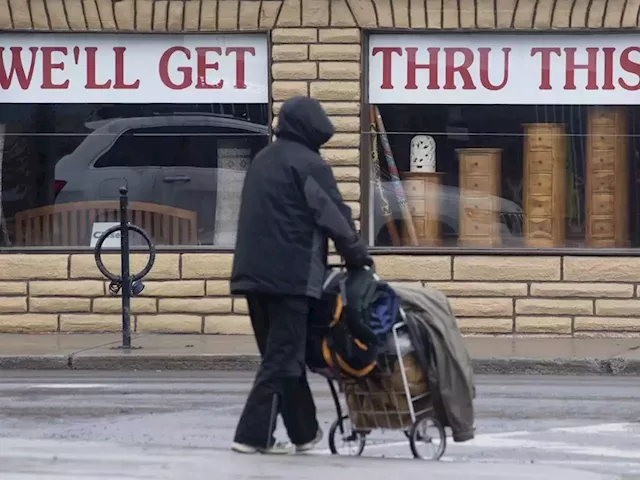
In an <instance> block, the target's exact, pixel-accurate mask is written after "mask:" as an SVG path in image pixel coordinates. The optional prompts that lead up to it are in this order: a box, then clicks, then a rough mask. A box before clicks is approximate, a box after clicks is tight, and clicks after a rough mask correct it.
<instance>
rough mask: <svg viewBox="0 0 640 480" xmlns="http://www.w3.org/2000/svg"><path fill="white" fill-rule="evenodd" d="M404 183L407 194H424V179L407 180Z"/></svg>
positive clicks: (419, 195) (410, 195)
mask: <svg viewBox="0 0 640 480" xmlns="http://www.w3.org/2000/svg"><path fill="white" fill-rule="evenodd" d="M402 184H403V187H404V192H405V195H406V196H408V197H421V196H423V195H424V182H423V181H422V180H405V181H404V182H402Z"/></svg>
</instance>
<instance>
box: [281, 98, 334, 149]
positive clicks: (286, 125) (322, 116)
mask: <svg viewBox="0 0 640 480" xmlns="http://www.w3.org/2000/svg"><path fill="white" fill-rule="evenodd" d="M334 132H335V130H334V128H333V124H332V123H331V120H329V117H328V116H327V114H326V113H325V112H324V110H323V108H322V105H320V102H318V101H317V100H316V99H315V98H309V97H293V98H290V99H289V100H287V101H286V102H284V103H283V104H282V107H281V108H280V113H279V114H278V126H277V127H276V132H275V133H276V136H278V137H282V138H289V139H291V140H295V141H298V142H301V143H303V144H305V145H306V146H308V147H309V148H312V149H313V150H318V149H319V148H320V147H321V146H322V145H324V144H325V143H327V141H328V140H329V139H330V138H331V137H333V134H334Z"/></svg>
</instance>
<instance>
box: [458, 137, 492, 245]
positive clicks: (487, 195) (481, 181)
mask: <svg viewBox="0 0 640 480" xmlns="http://www.w3.org/2000/svg"><path fill="white" fill-rule="evenodd" d="M456 152H457V153H458V160H459V163H460V174H459V175H460V216H459V234H458V243H459V245H460V246H465V247H472V246H473V247H497V246H499V245H500V244H501V238H500V171H501V165H500V162H501V156H502V150H501V149H498V148H463V149H458V150H456Z"/></svg>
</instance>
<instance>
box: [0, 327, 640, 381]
mask: <svg viewBox="0 0 640 480" xmlns="http://www.w3.org/2000/svg"><path fill="white" fill-rule="evenodd" d="M120 342H121V336H120V335H114V334H85V335H83V334H75V335H74V334H68V335H67V334H52V335H19V334H5V335H0V369H5V370H6V369H31V370H33V369H42V370H50V369H57V370H60V369H77V370H253V369H255V368H256V365H257V363H258V357H257V349H256V346H255V343H254V340H253V337H252V336H248V335H247V336H245V335H158V334H146V335H143V334H141V335H134V336H133V337H132V345H133V347H134V349H132V350H129V351H123V350H122V349H119V348H117V347H118V346H119V345H120ZM466 342H467V346H468V349H469V352H470V354H471V357H472V358H473V360H474V368H475V370H476V372H478V373H494V374H495V373H500V374H530V373H540V374H555V375H580V374H592V375H640V338H532V337H529V338H526V337H525V338H523V337H520V338H511V337H467V338H466Z"/></svg>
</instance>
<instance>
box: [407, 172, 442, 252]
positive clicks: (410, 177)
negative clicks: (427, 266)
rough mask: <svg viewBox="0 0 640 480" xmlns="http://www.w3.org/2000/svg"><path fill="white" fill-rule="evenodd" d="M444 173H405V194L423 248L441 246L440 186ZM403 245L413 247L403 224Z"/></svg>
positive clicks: (419, 242)
mask: <svg viewBox="0 0 640 480" xmlns="http://www.w3.org/2000/svg"><path fill="white" fill-rule="evenodd" d="M442 177H443V174H442V173H422V172H414V173H410V172H407V173H403V174H402V179H403V184H404V192H405V194H406V195H407V203H408V205H409V210H410V211H411V216H412V218H413V224H414V226H415V228H416V235H417V237H418V244H419V245H421V246H437V245H440V242H441V238H440V230H441V229H440V201H441V198H440V185H441V184H442ZM401 236H402V244H403V245H411V240H410V237H409V234H408V231H407V228H406V225H405V224H404V222H403V228H402V233H401Z"/></svg>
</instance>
